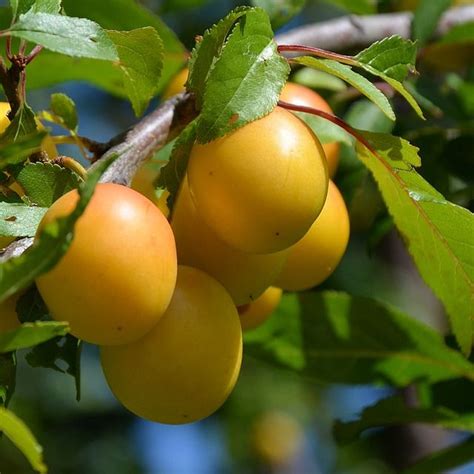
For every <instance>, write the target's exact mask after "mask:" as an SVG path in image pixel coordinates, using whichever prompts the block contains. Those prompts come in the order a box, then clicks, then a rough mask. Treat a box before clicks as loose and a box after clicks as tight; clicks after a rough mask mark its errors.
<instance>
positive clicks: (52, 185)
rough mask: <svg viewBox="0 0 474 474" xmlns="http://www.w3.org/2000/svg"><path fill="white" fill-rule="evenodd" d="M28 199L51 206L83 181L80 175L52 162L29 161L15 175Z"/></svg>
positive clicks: (39, 204) (40, 204)
mask: <svg viewBox="0 0 474 474" xmlns="http://www.w3.org/2000/svg"><path fill="white" fill-rule="evenodd" d="M15 179H16V181H17V182H18V183H19V184H20V186H21V187H22V188H23V190H24V191H25V195H26V196H27V197H28V200H29V201H30V202H31V203H33V204H35V205H37V206H41V207H50V206H51V204H53V202H54V201H56V200H57V199H59V198H60V197H61V196H62V195H63V194H66V193H67V192H68V191H71V190H72V189H75V188H77V187H78V186H79V184H80V183H81V180H80V178H79V176H78V175H77V174H76V173H74V172H73V171H71V170H70V169H67V168H62V167H61V166H59V165H55V164H52V163H41V162H38V163H29V164H27V165H26V166H24V167H23V168H22V169H21V170H20V171H19V173H18V174H17V175H16V177H15Z"/></svg>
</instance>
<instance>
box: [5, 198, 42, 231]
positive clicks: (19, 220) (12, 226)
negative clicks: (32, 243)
mask: <svg viewBox="0 0 474 474" xmlns="http://www.w3.org/2000/svg"><path fill="white" fill-rule="evenodd" d="M46 211H47V208H44V207H35V206H28V205H26V204H21V203H8V202H1V201H0V236H7V237H33V236H34V235H35V234H36V229H37V228H38V224H39V223H40V221H41V219H42V218H43V216H44V215H45V213H46Z"/></svg>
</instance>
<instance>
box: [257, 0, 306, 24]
mask: <svg viewBox="0 0 474 474" xmlns="http://www.w3.org/2000/svg"><path fill="white" fill-rule="evenodd" d="M305 3H306V0H279V1H275V0H252V5H253V6H255V7H260V8H262V9H264V10H265V11H266V12H267V14H268V16H269V17H270V21H271V22H272V26H273V28H275V29H278V28H280V27H281V26H283V25H285V24H286V23H288V22H289V21H290V20H291V19H292V18H293V17H294V16H295V15H297V14H298V13H299V12H300V11H301V10H302V8H303V7H304V5H305Z"/></svg>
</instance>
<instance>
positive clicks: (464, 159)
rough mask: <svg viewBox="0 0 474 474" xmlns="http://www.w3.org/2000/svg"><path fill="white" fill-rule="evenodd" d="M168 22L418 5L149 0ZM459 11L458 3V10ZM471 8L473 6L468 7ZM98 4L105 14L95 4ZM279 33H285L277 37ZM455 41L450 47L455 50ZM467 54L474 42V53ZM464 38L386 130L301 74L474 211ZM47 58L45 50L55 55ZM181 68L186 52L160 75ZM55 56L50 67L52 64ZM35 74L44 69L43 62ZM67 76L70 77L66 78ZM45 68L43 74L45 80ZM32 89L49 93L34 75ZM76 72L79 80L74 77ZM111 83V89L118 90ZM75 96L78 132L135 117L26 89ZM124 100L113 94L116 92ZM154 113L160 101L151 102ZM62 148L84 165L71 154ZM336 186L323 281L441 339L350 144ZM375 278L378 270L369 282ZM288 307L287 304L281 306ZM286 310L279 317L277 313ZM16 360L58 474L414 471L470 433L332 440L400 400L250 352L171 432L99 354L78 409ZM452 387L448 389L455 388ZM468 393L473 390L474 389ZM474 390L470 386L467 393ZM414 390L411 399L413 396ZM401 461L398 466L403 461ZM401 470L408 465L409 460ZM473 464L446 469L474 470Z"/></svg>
mask: <svg viewBox="0 0 474 474" xmlns="http://www.w3.org/2000/svg"><path fill="white" fill-rule="evenodd" d="M64 3H65V7H66V11H68V13H69V14H70V15H73V14H74V12H76V14H77V15H78V16H81V15H84V14H85V13H87V8H88V4H89V3H90V2H89V1H85V2H82V1H81V2H75V1H73V0H67V1H65V2H64ZM140 3H142V4H143V5H144V6H145V7H147V8H148V9H149V10H150V11H151V12H154V13H155V14H157V15H158V16H160V17H161V18H162V20H164V22H165V23H166V24H167V25H169V26H170V27H171V29H172V30H173V31H174V32H175V33H176V34H177V36H178V38H179V39H180V40H181V41H182V42H183V44H184V45H185V46H186V48H188V49H190V48H192V46H193V42H194V38H195V36H196V35H198V34H202V32H203V31H204V30H205V29H206V28H207V27H209V26H210V25H212V24H213V23H214V22H216V21H217V20H219V19H220V18H221V17H223V16H224V15H225V14H226V13H227V12H228V11H229V10H231V9H232V8H234V7H235V6H238V5H243V4H249V3H250V4H253V5H257V6H261V7H263V8H266V9H267V10H268V11H269V13H270V14H271V16H272V18H273V20H274V26H275V27H276V28H277V31H282V30H281V29H279V28H281V27H283V29H284V30H286V29H290V28H292V27H296V26H298V25H301V24H305V23H308V22H319V21H325V20H328V19H331V18H334V17H337V16H341V15H346V14H348V13H356V14H373V13H377V12H389V11H399V10H405V9H413V8H415V7H416V3H417V2H416V1H410V0H400V1H397V0H380V1H378V2H377V1H376V0H327V1H322V0H321V1H315V0H313V1H308V2H304V1H303V0H292V1H285V2H283V1H281V2H280V1H276V0H274V1H272V0H254V1H253V2H240V1H234V0H161V1H160V0H142V1H141V2H140ZM452 3H453V4H454V3H458V4H460V3H463V2H452ZM464 3H466V2H464ZM98 10H100V9H98ZM106 17H107V12H102V13H100V14H98V18H95V19H96V20H97V21H98V22H99V23H100V24H101V25H102V26H104V27H106V28H114V27H115V28H119V27H120V28H125V29H126V27H127V19H126V18H123V19H122V20H123V22H122V24H121V25H119V24H117V22H116V21H115V20H114V18H115V17H116V15H115V16H114V15H111V17H110V19H109V20H107V18H106ZM278 29H279V30H278ZM453 45H454V46H453ZM468 46H469V47H470V48H472V43H471V44H469V45H468ZM470 48H468V47H466V45H465V44H464V43H463V42H462V35H461V39H459V38H456V37H454V38H451V39H450V38H449V37H448V38H447V39H445V40H444V41H443V40H441V41H439V42H438V43H437V44H434V45H431V44H430V45H429V46H427V47H426V48H423V49H421V51H420V55H419V62H418V70H419V76H418V77H415V78H413V79H412V80H411V83H410V87H411V90H412V92H413V94H415V95H416V97H417V99H418V100H419V101H420V102H421V104H422V105H423V108H424V110H425V113H426V115H427V118H428V119H427V120H426V121H425V122H422V121H421V120H419V119H418V118H417V116H416V115H415V114H414V113H413V112H412V111H410V110H409V109H408V108H407V106H406V105H405V104H404V103H403V101H402V100H400V99H399V98H398V97H395V98H394V99H393V101H394V104H395V107H396V110H397V116H398V120H397V122H396V125H393V124H392V123H391V122H389V121H388V120H387V119H386V118H385V117H384V116H383V114H382V113H381V112H380V111H379V110H378V109H377V108H376V107H375V106H374V105H373V104H371V103H369V102H368V101H366V100H365V99H361V98H360V97H359V96H357V94H354V93H353V91H351V90H348V89H346V87H345V86H342V85H341V84H340V83H339V82H338V81H337V80H334V78H328V77H325V76H322V75H320V74H314V73H311V72H307V71H304V70H299V71H298V72H297V73H296V75H295V76H294V79H295V80H298V81H299V82H302V83H304V84H306V85H308V86H312V87H314V88H316V89H317V90H318V91H319V92H320V93H321V94H322V95H323V96H324V97H325V98H326V99H327V100H328V101H329V103H330V104H331V105H332V106H333V108H334V110H335V112H336V114H337V115H339V116H342V117H344V118H345V119H346V120H347V121H348V122H349V123H350V124H352V125H354V126H356V127H358V128H360V129H366V130H372V131H381V132H393V133H394V134H396V135H400V136H403V137H406V138H407V139H409V140H410V141H411V142H412V143H413V144H415V145H416V146H418V147H420V154H421V157H422V160H423V167H422V168H421V174H422V175H423V176H424V177H425V178H426V179H427V180H428V181H429V182H430V183H431V184H432V185H434V186H435V187H436V188H437V189H438V190H440V192H442V193H443V194H444V195H445V196H446V197H447V198H448V199H449V200H451V201H453V202H455V203H458V204H460V205H463V206H465V207H468V208H470V209H471V210H472V209H473V207H474V175H473V170H474V166H473V161H472V159H473V155H472V152H473V150H474V132H473V130H474V127H473V125H474V123H473V120H474V67H473V66H472V64H470V61H471V60H472V49H470ZM47 54H48V53H46V54H45V56H47ZM183 64H184V55H183V54H181V53H180V51H179V48H178V49H177V52H176V61H175V63H173V67H171V68H170V69H169V71H168V76H167V77H165V79H164V80H169V77H171V75H172V73H174V72H176V71H177V70H178V69H179V68H180V67H181V66H182V65H183ZM46 66H47V62H45V63H43V65H42V66H41V67H42V68H45V67H46ZM38 67H39V66H38ZM63 72H64V76H63V77H58V81H62V80H64V79H67V78H68V77H69V76H68V71H67V70H65V71H63ZM47 73H48V71H47V70H43V72H42V74H47ZM31 75H32V77H31V84H29V85H32V86H34V85H36V86H41V85H42V83H41V80H40V78H41V75H40V74H39V73H38V76H37V78H35V77H36V73H35V72H34V71H33V72H32V74H31ZM71 77H74V74H71ZM108 84H109V86H108V88H107V87H106V89H107V90H108V91H109V92H111V93H114V90H113V87H111V86H110V84H112V82H110V83H108ZM53 91H54V92H57V91H60V92H64V93H66V94H68V95H69V96H70V97H71V98H73V99H74V101H75V103H76V105H77V109H78V114H79V120H80V121H79V132H80V134H81V135H83V136H87V137H89V138H91V139H94V140H97V141H106V140H108V139H109V138H111V137H112V136H114V135H115V134H116V133H118V132H120V131H122V130H124V129H126V128H127V127H129V126H131V125H132V124H133V123H134V122H135V121H136V118H135V117H134V115H133V112H132V109H131V107H130V105H129V103H128V102H126V101H124V100H123V98H122V97H120V93H119V91H118V93H117V94H116V95H113V94H110V93H106V92H103V91H101V90H99V89H98V88H96V87H94V86H92V85H90V84H86V83H84V82H81V83H78V82H67V83H62V84H60V85H57V86H54V88H46V89H44V88H43V89H41V88H39V89H35V90H32V91H30V92H29V103H30V104H31V105H32V106H33V108H34V110H35V111H39V110H43V109H45V108H47V107H48V105H49V97H50V94H51V92H53ZM115 92H117V91H115ZM152 106H156V101H155V102H154V103H153V104H152ZM60 151H61V152H62V153H64V154H68V155H72V156H75V157H78V158H80V154H79V153H78V150H77V149H76V148H74V147H72V146H68V145H64V146H61V147H60ZM342 155H343V157H342V164H341V166H340V169H339V171H338V174H337V176H336V182H337V183H338V185H339V186H340V188H341V189H342V190H343V192H344V196H345V199H346V201H347V204H348V207H349V209H350V213H351V224H352V229H353V233H352V236H351V241H350V245H349V248H348V251H347V253H346V255H345V257H344V259H343V261H342V263H341V265H340V266H339V267H338V269H337V271H336V272H335V273H334V275H333V276H332V277H331V278H330V279H329V280H328V281H327V282H325V283H324V285H323V286H324V288H325V289H336V290H342V291H346V292H348V293H351V294H354V295H359V296H376V297H377V298H379V299H382V300H384V301H387V302H390V303H392V304H394V305H396V306H397V307H398V308H399V309H401V310H404V311H405V312H406V313H407V314H410V315H412V316H414V317H416V318H418V319H419V320H421V321H424V322H425V323H427V324H429V325H431V326H433V327H434V328H436V329H438V330H439V331H441V332H442V331H444V329H445V327H446V323H445V319H444V318H445V316H444V313H443V310H442V308H441V305H440V304H439V302H438V301H437V300H436V299H435V297H434V296H433V294H432V293H431V291H430V290H429V289H428V288H427V287H426V285H425V284H424V283H423V281H422V280H421V278H420V277H419V275H418V273H417V271H416V269H415V268H414V266H413V263H412V261H411V259H410V257H409V256H408V255H407V253H406V250H405V248H404V246H403V243H402V242H401V240H400V237H399V236H398V234H397V232H396V231H394V229H393V225H392V222H391V220H390V218H389V217H388V215H387V212H386V209H385V208H384V205H383V202H382V200H381V198H380V196H379V194H378V190H377V187H376V185H375V183H374V182H373V180H372V178H371V176H370V174H369V172H368V171H367V170H366V168H364V167H363V165H362V164H361V163H360V162H359V161H358V160H357V159H356V157H355V153H354V152H353V150H352V149H351V147H349V146H347V145H343V153H342ZM374 275H375V276H376V277H375V278H374ZM280 311H281V309H280ZM277 316H278V315H277ZM22 359H23V355H22V354H20V355H19V365H20V370H19V377H18V380H17V392H16V395H15V397H14V400H13V402H12V404H11V408H12V410H13V411H14V412H15V413H16V414H18V415H19V416H20V417H21V418H22V419H24V420H25V421H26V422H27V423H28V425H29V426H30V427H31V429H32V431H33V432H34V433H35V435H36V436H37V438H38V439H39V440H40V442H41V444H42V445H43V446H44V447H45V460H46V462H47V464H48V465H49V467H50V472H51V473H54V474H56V473H58V474H84V473H87V474H108V473H114V474H134V473H137V474H139V473H140V474H141V473H143V474H159V473H163V474H175V473H176V474H185V473H186V474H187V473H190V474H194V473H195V474H211V473H212V474H213V473H237V472H238V473H240V472H242V473H243V472H245V473H301V474H310V473H314V474H317V473H322V474H328V473H341V474H342V473H344V474H346V473H347V474H356V473H361V474H371V473H374V474H383V473H392V472H398V471H399V469H400V468H401V467H405V465H406V464H407V463H409V462H410V461H413V460H414V458H418V457H421V456H424V455H426V454H428V453H429V452H430V451H434V450H436V449H441V448H442V447H445V446H448V445H450V444H452V443H454V442H457V441H459V440H461V439H462V436H463V435H462V434H459V433H455V432H446V431H442V430H440V429H437V428H433V427H427V426H420V425H411V426H405V427H391V428H386V429H378V430H371V431H369V432H367V433H366V436H364V437H362V439H361V440H359V441H357V442H355V443H352V444H350V445H347V446H343V447H340V446H337V445H336V443H335V442H334V438H333V435H332V425H333V422H334V420H335V419H343V420H348V419H351V418H354V417H355V416H356V415H357V414H359V413H360V411H361V410H362V409H363V407H365V406H367V405H370V404H373V403H374V402H376V401H377V400H379V399H380V398H382V397H385V396H387V395H390V394H391V393H392V390H391V389H387V388H383V387H374V386H344V385H331V386H330V387H328V386H325V385H323V384H318V383H316V382H315V381H314V380H308V379H306V378H305V377H304V376H301V375H298V374H295V373H292V372H290V371H289V370H285V369H284V368H278V367H276V366H274V365H269V364H266V363H264V362H262V361H259V360H257V359H255V358H253V357H252V356H250V355H246V356H245V359H244V365H243V369H242V374H241V377H240V380H239V382H238V384H237V387H236V390H235V391H234V393H233V394H232V396H231V397H230V399H229V401H228V402H227V403H226V404H225V406H224V407H223V408H222V409H221V410H220V411H219V412H218V413H217V414H216V415H214V416H213V417H211V418H210V419H208V420H205V421H203V422H200V423H196V424H192V425H189V426H177V427H174V426H164V425H156V424H153V423H149V422H146V421H143V420H139V419H138V418H136V417H134V416H133V415H131V414H129V413H128V412H126V410H125V409H123V408H122V407H121V406H119V405H118V403H117V402H116V401H115V400H114V398H113V396H112V395H111V393H110V391H109V389H108V388H107V386H106V384H105V381H104V379H103V376H102V373H101V369H100V366H99V363H98V358H97V352H96V350H95V348H93V347H91V346H87V345H86V347H85V348H84V351H83V356H82V399H81V402H80V403H77V402H76V401H75V389H74V381H73V379H72V378H71V377H69V376H67V375H65V374H63V373H61V372H60V370H61V369H65V367H61V366H59V367H58V370H57V371H51V370H44V369H35V370H33V369H31V368H30V367H29V366H27V364H26V363H24V361H23V360H22ZM452 383H453V384H454V385H451V386H449V383H445V384H444V388H443V384H439V385H440V386H439V390H438V392H437V393H438V396H442V394H443V391H444V392H446V391H448V392H449V393H450V396H451V397H452V396H456V395H457V394H459V393H462V394H464V397H463V399H462V400H461V402H463V400H466V399H469V398H470V400H474V394H471V395H470V397H466V396H465V395H466V391H465V390H466V387H463V386H462V384H461V385H459V383H460V382H457V384H458V385H456V382H452ZM447 385H448V386H447ZM469 387H470V386H469ZM203 390H205V387H203ZM470 390H471V391H472V388H470ZM405 395H406V396H409V394H408V395H407V394H405ZM402 458H403V459H402ZM401 463H402V464H403V465H401ZM473 471H474V463H472V464H470V465H469V464H468V465H466V466H464V468H458V469H457V470H452V471H450V472H453V473H454V472H456V473H457V474H461V473H466V474H467V473H471V472H473ZM0 472H2V473H5V474H24V473H25V474H26V473H28V472H31V469H30V467H29V465H28V464H27V461H26V460H25V459H24V458H23V456H22V455H21V454H20V453H19V452H18V451H17V450H16V449H15V448H14V447H13V445H11V443H10V442H9V441H8V440H5V439H3V440H2V441H1V442H0Z"/></svg>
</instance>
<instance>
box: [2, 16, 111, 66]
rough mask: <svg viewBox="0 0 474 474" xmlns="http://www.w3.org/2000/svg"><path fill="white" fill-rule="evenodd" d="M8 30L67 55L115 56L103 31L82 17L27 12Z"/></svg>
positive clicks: (12, 33)
mask: <svg viewBox="0 0 474 474" xmlns="http://www.w3.org/2000/svg"><path fill="white" fill-rule="evenodd" d="M8 32H9V33H10V35H12V36H15V37H17V38H22V39H24V40H27V41H31V42H33V43H36V44H40V45H42V46H44V47H45V48H47V49H50V50H51V51H56V52H58V53H62V54H66V55H68V56H75V57H85V58H92V59H103V60H107V61H116V60H117V59H118V56H117V51H116V49H115V46H114V44H113V42H112V41H111V40H110V39H109V37H108V36H107V34H106V33H105V31H104V30H103V29H102V28H101V27H100V26H99V25H98V24H97V23H94V22H93V21H90V20H87V19H85V18H72V17H67V16H62V15H52V14H49V13H33V12H28V13H25V14H24V15H20V18H19V20H18V21H17V22H16V23H14V24H13V25H12V26H11V27H10V28H9V30H8Z"/></svg>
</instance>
